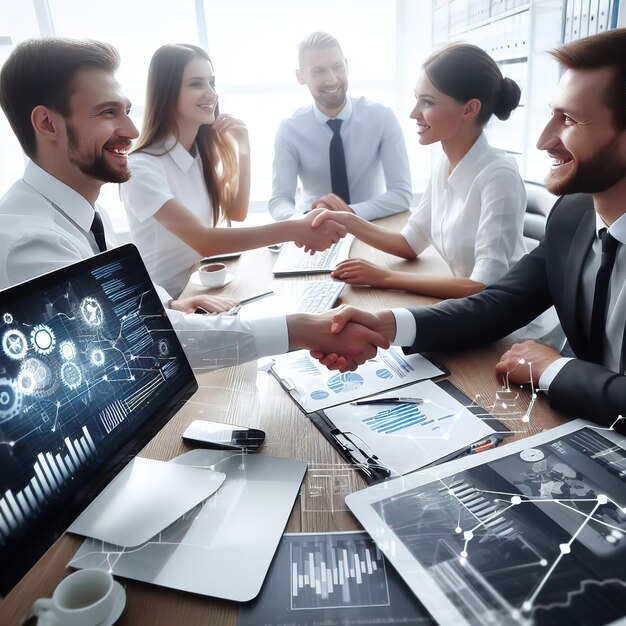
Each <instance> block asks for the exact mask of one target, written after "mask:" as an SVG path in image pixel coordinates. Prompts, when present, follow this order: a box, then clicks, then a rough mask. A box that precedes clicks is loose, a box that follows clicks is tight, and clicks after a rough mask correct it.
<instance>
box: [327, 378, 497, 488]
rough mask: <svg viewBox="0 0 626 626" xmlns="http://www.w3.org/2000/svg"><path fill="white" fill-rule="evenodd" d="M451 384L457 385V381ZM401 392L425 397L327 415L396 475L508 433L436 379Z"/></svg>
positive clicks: (338, 410) (334, 410)
mask: <svg viewBox="0 0 626 626" xmlns="http://www.w3.org/2000/svg"><path fill="white" fill-rule="evenodd" d="M448 385H449V386H450V387H452V385H451V383H448ZM401 391H402V394H401V395H402V396H405V397H406V398H410V399H414V398H419V399H420V404H412V403H410V402H396V401H395V398H394V402H390V403H389V404H384V403H382V404H378V402H380V401H381V400H383V399H384V398H388V397H390V396H394V397H395V396H397V395H398V393H397V391H396V392H387V393H384V394H381V395H379V396H376V398H375V400H376V402H377V404H361V405H358V406H354V405H352V404H342V405H341V406H336V407H332V408H330V409H327V410H326V411H325V414H326V418H327V419H328V420H330V422H331V423H332V424H333V425H334V427H335V428H336V429H338V430H339V431H341V432H342V433H346V434H348V437H349V438H350V439H351V440H352V441H353V442H359V444H360V445H361V447H365V449H369V450H371V451H372V452H371V454H370V455H369V456H370V457H373V456H374V455H375V456H376V459H377V463H378V464H379V466H381V467H382V466H384V467H386V468H387V469H388V470H389V475H390V476H400V475H402V474H407V473H409V472H413V471H415V470H417V469H420V468H422V467H425V466H426V465H430V464H431V463H435V462H437V461H441V460H442V459H449V458H450V456H451V455H455V454H458V453H459V452H461V451H463V450H467V449H468V448H469V447H470V446H471V445H472V444H474V443H476V442H477V441H482V440H485V439H486V438H488V437H490V436H492V435H497V434H499V433H501V432H502V430H503V427H502V428H499V427H498V426H496V424H494V422H495V420H491V421H488V420H485V419H484V418H483V417H479V416H478V415H476V414H474V413H473V412H471V411H470V408H473V407H475V406H476V405H475V404H474V403H472V402H471V401H470V400H469V399H468V398H466V397H464V396H463V395H461V399H463V398H464V400H465V401H459V399H457V398H455V397H453V396H452V395H451V394H450V393H448V391H446V388H444V387H442V386H441V385H438V384H436V383H434V382H433V381H431V380H425V381H423V382H420V383H415V384H413V385H409V386H408V387H403V388H402V390H401ZM455 391H458V390H456V389H455ZM457 395H458V394H457ZM494 426H495V428H494ZM499 426H500V427H501V426H502V425H501V424H500V425H499Z"/></svg>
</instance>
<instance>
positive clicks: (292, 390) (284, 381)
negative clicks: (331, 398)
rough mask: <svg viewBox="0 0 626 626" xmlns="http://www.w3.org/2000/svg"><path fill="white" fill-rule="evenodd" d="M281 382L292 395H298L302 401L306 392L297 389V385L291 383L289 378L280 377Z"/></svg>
mask: <svg viewBox="0 0 626 626" xmlns="http://www.w3.org/2000/svg"><path fill="white" fill-rule="evenodd" d="M280 382H281V384H282V385H283V387H284V388H285V389H286V390H287V391H288V392H289V393H290V394H292V395H294V394H295V395H297V396H299V397H300V399H301V400H302V402H304V401H305V400H306V393H304V392H303V391H302V390H301V389H299V388H298V387H297V385H295V384H294V383H293V381H292V380H291V379H289V378H281V379H280Z"/></svg>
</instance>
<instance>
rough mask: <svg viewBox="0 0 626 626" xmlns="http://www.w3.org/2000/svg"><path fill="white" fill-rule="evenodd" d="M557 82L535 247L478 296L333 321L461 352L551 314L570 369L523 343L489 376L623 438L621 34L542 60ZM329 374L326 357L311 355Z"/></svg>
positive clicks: (625, 252)
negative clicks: (550, 202)
mask: <svg viewBox="0 0 626 626" xmlns="http://www.w3.org/2000/svg"><path fill="white" fill-rule="evenodd" d="M552 54H553V55H554V56H555V57H556V58H557V59H558V60H559V61H560V62H561V64H562V65H563V66H564V68H565V70H566V71H565V72H564V74H563V75H562V77H561V80H560V82H559V87H558V90H557V93H556V95H555V97H554V98H553V100H552V103H551V108H552V117H551V119H550V121H549V122H548V124H547V126H546V127H545V129H544V131H543V133H542V134H541V136H540V138H539V141H538V143H537V147H538V148H539V149H540V150H545V151H547V153H548V154H549V155H550V157H552V159H553V164H552V168H551V171H550V173H549V175H548V176H547V178H546V187H547V188H548V190H549V191H551V192H552V193H554V194H556V195H562V197H561V198H560V199H559V200H558V201H557V203H556V204H555V206H554V208H553V209H552V211H551V213H550V216H549V218H548V222H547V225H546V233H545V237H544V239H543V240H542V241H541V243H540V244H539V246H538V247H537V248H536V249H535V250H533V251H532V252H531V253H530V254H527V255H526V256H524V257H523V258H522V259H521V260H520V261H519V262H518V263H517V265H516V266H515V267H514V268H513V269H512V270H510V271H509V272H508V274H506V275H505V276H504V277H503V278H501V279H500V280H499V281H497V282H495V283H494V284H492V285H490V286H489V287H487V288H486V289H485V290H484V291H483V292H482V293H480V294H477V295H475V296H471V297H469V298H463V299H459V300H455V301H447V302H443V303H441V304H438V305H436V306H434V307H424V308H420V309H411V310H409V309H398V310H393V311H383V312H381V313H378V314H371V313H365V312H364V311H359V310H358V309H354V308H352V307H348V308H347V309H344V310H343V311H341V312H340V313H339V314H338V315H337V316H335V322H336V323H337V325H336V326H335V330H336V332H341V328H342V324H343V322H344V321H346V320H356V321H360V322H361V323H366V324H368V325H370V327H371V328H373V329H376V330H377V331H378V332H381V333H382V334H384V335H385V336H386V337H387V338H388V339H390V340H393V343H394V344H396V345H400V346H406V349H407V351H408V352H414V351H419V352H428V351H434V350H442V351H446V350H455V349H467V348H473V347H477V346H480V345H483V344H485V343H490V342H492V341H495V340H496V339H499V338H501V337H503V336H505V335H507V334H508V333H510V332H511V331H513V330H514V329H515V328H518V327H519V326H521V325H522V324H526V323H528V322H529V321H530V320H531V319H533V318H534V317H536V316H537V315H538V314H539V313H541V312H542V311H545V310H546V309H547V308H548V307H550V306H552V305H554V306H555V308H556V311H557V314H558V316H559V320H560V322H561V325H562V327H563V330H564V331H565V335H566V337H567V340H568V343H569V345H570V348H571V351H572V352H573V354H574V355H575V356H576V358H570V357H569V356H562V355H561V354H559V353H558V352H557V351H555V350H553V349H552V348H550V347H548V346H545V345H542V344H539V343H537V342H535V341H526V342H524V343H518V344H515V345H513V347H512V348H511V349H510V350H508V351H507V352H505V353H504V354H503V355H502V357H501V359H500V362H499V363H498V364H497V365H496V373H497V374H498V375H499V376H500V377H503V378H504V377H506V380H507V383H508V384H523V383H526V382H528V381H529V380H532V382H533V383H534V385H535V388H536V389H539V390H541V391H544V392H546V393H547V394H548V398H549V402H550V406H551V407H552V408H554V409H555V410H557V411H561V412H563V413H566V414H568V415H571V416H573V417H582V418H586V419H591V420H594V421H596V422H598V423H600V424H602V425H603V426H605V427H608V428H617V429H618V430H622V432H624V430H625V427H626V376H625V375H624V373H625V370H626V332H625V331H624V329H625V328H626V245H624V244H626V91H625V90H624V84H625V80H626V28H620V29H615V30H611V31H608V32H605V33H601V34H598V35H594V36H592V37H587V38H584V39H580V40H577V41H574V42H571V43H569V44H566V45H564V46H561V47H560V48H558V49H557V50H556V51H554V52H553V53H552ZM317 356H318V357H320V358H322V362H324V363H325V364H326V365H329V366H331V367H334V368H341V366H342V363H343V362H342V359H341V358H337V357H336V356H335V355H326V356H325V357H324V356H323V355H321V354H320V355H317Z"/></svg>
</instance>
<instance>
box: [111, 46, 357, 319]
mask: <svg viewBox="0 0 626 626" xmlns="http://www.w3.org/2000/svg"><path fill="white" fill-rule="evenodd" d="M144 119H145V122H144V125H143V130H142V132H141V135H140V137H139V139H138V143H137V146H136V147H135V149H134V150H133V153H132V154H131V155H130V157H129V163H130V168H131V172H132V177H131V179H130V180H129V181H128V182H127V183H124V184H123V185H122V187H121V190H122V200H123V201H124V205H125V207H126V212H127V214H128V219H129V224H130V229H131V234H132V237H133V240H134V242H135V243H136V244H137V247H138V248H139V250H140V252H141V254H142V256H143V258H144V261H145V263H146V266H147V268H148V271H149V272H150V274H151V277H152V279H153V280H154V281H155V282H157V283H158V284H160V285H163V286H164V287H165V288H166V289H167V290H168V291H169V292H170V293H171V294H172V295H173V296H174V297H177V296H178V295H179V294H180V292H181V291H182V290H183V288H184V286H185V284H186V282H187V279H188V278H189V273H190V271H191V269H192V267H193V266H194V264H195V263H197V261H198V260H199V259H200V258H201V257H202V256H208V255H212V254H223V253H227V252H235V251H239V250H248V249H252V248H258V247H261V246H266V245H271V244H275V243H279V242H283V241H298V242H301V243H303V244H304V245H305V246H306V247H307V248H309V249H311V250H324V249H325V248H327V247H328V246H329V245H331V244H332V243H333V242H335V241H337V240H338V239H339V238H340V237H342V236H343V234H345V229H344V227H342V226H340V225H338V224H337V223H335V222H331V223H329V225H328V226H329V227H328V228H327V229H325V230H324V231H320V230H319V229H312V228H311V222H312V221H313V219H314V217H315V214H309V215H307V216H306V217H305V218H303V219H302V220H297V221H290V222H281V223H273V224H267V225H263V226H257V227H253V228H232V229H231V228H218V227H217V226H218V225H219V224H220V222H228V221H231V220H232V221H243V220H244V219H245V217H246V215H247V213H248V200H249V195H250V143H249V139H248V131H247V128H246V126H245V124H244V123H243V122H242V121H240V120H238V119H235V118H234V117H232V116H230V115H225V114H220V112H219V106H218V96H217V92H216V90H215V74H214V71H213V65H212V63H211V59H210V57H209V55H208V54H207V53H206V52H205V51H204V50H203V49H202V48H199V47H197V46H193V45H189V44H168V45H165V46H162V47H161V48H159V49H158V50H157V51H156V52H155V54H154V56H153V57H152V61H151V63H150V70H149V74H148V89H147V96H146V112H145V116H144ZM218 310H219V308H218Z"/></svg>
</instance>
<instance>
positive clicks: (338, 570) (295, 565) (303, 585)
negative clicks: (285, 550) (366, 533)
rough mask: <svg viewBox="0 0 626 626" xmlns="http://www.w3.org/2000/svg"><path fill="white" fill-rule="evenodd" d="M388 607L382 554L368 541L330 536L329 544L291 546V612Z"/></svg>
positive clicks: (314, 541) (327, 542)
mask: <svg viewBox="0 0 626 626" xmlns="http://www.w3.org/2000/svg"><path fill="white" fill-rule="evenodd" d="M388 604H389V587H388V584H387V573H386V571H385V562H384V559H383V555H382V553H381V552H380V551H379V549H378V547H377V546H376V544H375V543H374V542H373V541H372V540H371V539H370V538H369V537H366V538H353V537H350V536H348V535H347V536H346V537H345V538H343V537H342V536H341V535H339V534H338V535H332V540H331V541H328V540H326V541H320V540H316V539H313V538H312V539H310V540H304V541H302V542H301V543H294V544H292V545H291V609H292V610H310V609H328V608H342V607H359V606H360V607H365V606H369V607H373V606H387V605H388Z"/></svg>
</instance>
